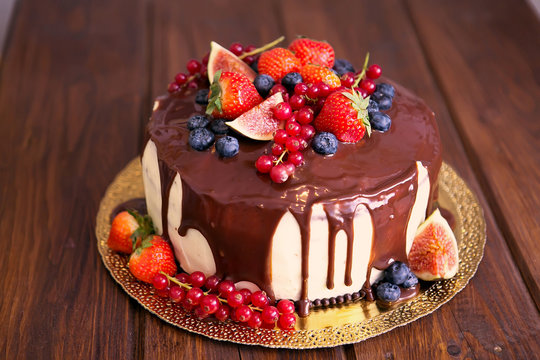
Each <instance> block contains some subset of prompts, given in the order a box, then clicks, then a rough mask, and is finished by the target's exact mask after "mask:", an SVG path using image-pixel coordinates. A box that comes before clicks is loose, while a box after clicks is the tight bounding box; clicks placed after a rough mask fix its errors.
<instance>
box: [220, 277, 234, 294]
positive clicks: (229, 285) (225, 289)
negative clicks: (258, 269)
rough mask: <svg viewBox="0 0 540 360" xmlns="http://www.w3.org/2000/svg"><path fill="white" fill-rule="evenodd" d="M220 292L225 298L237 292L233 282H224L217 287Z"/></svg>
mask: <svg viewBox="0 0 540 360" xmlns="http://www.w3.org/2000/svg"><path fill="white" fill-rule="evenodd" d="M217 289H218V292H219V293H220V294H221V295H223V297H225V298H226V297H227V296H229V294H230V293H231V292H233V291H235V290H236V288H235V287H234V283H233V282H232V281H231V280H223V281H222V282H220V283H219V284H218V286H217Z"/></svg>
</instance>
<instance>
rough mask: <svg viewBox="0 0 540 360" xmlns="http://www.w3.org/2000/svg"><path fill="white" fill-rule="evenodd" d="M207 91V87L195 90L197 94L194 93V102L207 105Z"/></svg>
mask: <svg viewBox="0 0 540 360" xmlns="http://www.w3.org/2000/svg"><path fill="white" fill-rule="evenodd" d="M208 93H209V89H201V90H199V91H197V95H195V102H196V103H197V104H200V105H208Z"/></svg>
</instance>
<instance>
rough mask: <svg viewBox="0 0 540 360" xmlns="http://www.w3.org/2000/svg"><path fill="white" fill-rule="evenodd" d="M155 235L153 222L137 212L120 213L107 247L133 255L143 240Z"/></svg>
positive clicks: (112, 226)
mask: <svg viewBox="0 0 540 360" xmlns="http://www.w3.org/2000/svg"><path fill="white" fill-rule="evenodd" d="M153 233H154V228H153V225H152V220H151V219H150V217H149V216H148V215H145V216H141V215H140V214H139V213H138V212H137V211H135V210H128V211H122V212H120V213H118V215H116V216H115V217H114V219H113V222H112V224H111V231H110V232H109V237H108V239H107V245H108V246H109V247H110V248H111V249H112V250H114V251H118V252H121V253H125V254H131V253H132V251H133V250H134V249H135V247H136V246H137V245H139V244H140V242H141V240H142V239H144V238H146V237H147V236H148V235H151V234H153Z"/></svg>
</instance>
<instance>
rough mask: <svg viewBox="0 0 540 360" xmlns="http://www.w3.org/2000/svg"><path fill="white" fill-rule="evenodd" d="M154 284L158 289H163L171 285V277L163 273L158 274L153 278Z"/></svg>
mask: <svg viewBox="0 0 540 360" xmlns="http://www.w3.org/2000/svg"><path fill="white" fill-rule="evenodd" d="M152 285H154V287H155V288H156V289H157V290H163V289H165V288H166V287H167V286H169V279H167V277H166V276H165V275H163V274H156V275H155V276H154V278H153V279H152Z"/></svg>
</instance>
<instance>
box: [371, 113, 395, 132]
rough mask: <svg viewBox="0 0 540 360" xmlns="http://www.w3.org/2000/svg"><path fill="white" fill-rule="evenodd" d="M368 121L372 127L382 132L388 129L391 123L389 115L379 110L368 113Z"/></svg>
mask: <svg viewBox="0 0 540 360" xmlns="http://www.w3.org/2000/svg"><path fill="white" fill-rule="evenodd" d="M369 122H370V123H371V128H372V129H374V130H379V131H382V132H385V131H388V129H390V125H392V120H391V119H390V116H388V115H387V114H383V113H382V112H379V111H376V112H374V113H369Z"/></svg>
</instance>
